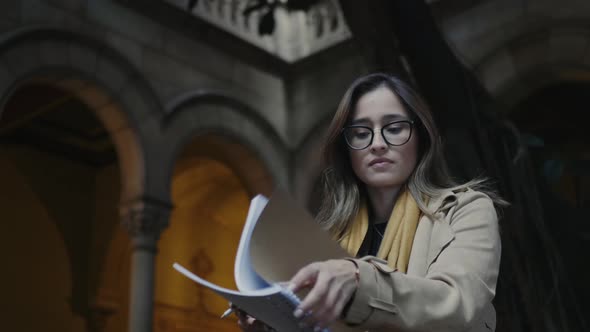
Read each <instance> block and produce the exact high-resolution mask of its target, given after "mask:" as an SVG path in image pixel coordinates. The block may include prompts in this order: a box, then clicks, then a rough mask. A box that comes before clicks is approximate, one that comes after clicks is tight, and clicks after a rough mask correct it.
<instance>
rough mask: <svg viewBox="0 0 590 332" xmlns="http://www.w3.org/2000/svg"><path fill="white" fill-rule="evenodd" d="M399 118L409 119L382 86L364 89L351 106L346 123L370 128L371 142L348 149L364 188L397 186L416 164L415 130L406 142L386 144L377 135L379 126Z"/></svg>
mask: <svg viewBox="0 0 590 332" xmlns="http://www.w3.org/2000/svg"><path fill="white" fill-rule="evenodd" d="M399 120H410V116H409V114H408V112H407V111H406V110H405V109H404V107H403V106H402V104H401V102H400V101H399V98H398V97H397V96H396V95H395V94H394V93H393V92H392V91H391V90H389V89H388V88H386V87H380V88H377V89H376V90H373V91H371V92H368V93H366V94H365V95H364V96H362V97H361V98H360V99H359V100H358V102H357V104H356V108H355V109H354V110H353V114H352V119H351V122H350V125H360V126H366V127H370V128H372V129H373V132H374V135H373V142H372V143H371V144H370V145H369V146H368V147H367V148H365V149H363V150H354V149H349V153H350V161H351V164H352V169H353V170H354V172H355V174H356V176H357V177H358V178H359V179H360V180H361V181H362V182H363V183H365V185H366V186H367V188H368V189H388V188H396V187H399V186H401V185H402V184H404V183H405V182H406V180H407V179H408V178H409V176H410V174H411V173H412V171H413V170H414V167H415V166H416V161H417V154H418V137H417V135H416V130H412V134H411V136H410V139H409V141H407V143H405V144H403V145H399V146H393V145H389V144H387V142H386V141H385V140H384V139H383V136H382V135H381V128H382V127H383V126H385V125H387V124H389V123H391V122H394V121H399ZM394 133H395V132H394Z"/></svg>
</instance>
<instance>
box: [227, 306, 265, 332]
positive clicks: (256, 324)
mask: <svg viewBox="0 0 590 332" xmlns="http://www.w3.org/2000/svg"><path fill="white" fill-rule="evenodd" d="M235 312H236V315H237V316H238V326H240V328H241V329H242V331H244V332H270V331H274V329H273V328H271V327H270V326H268V325H266V324H264V323H263V322H261V321H259V320H258V319H256V318H254V317H252V316H250V315H248V314H247V313H246V312H244V311H242V310H240V309H235Z"/></svg>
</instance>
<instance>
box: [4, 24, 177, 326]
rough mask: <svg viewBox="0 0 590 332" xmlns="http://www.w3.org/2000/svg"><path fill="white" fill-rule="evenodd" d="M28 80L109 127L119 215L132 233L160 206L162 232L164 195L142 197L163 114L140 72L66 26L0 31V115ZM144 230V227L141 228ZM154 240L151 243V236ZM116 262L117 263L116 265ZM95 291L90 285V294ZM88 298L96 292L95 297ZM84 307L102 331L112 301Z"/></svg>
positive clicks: (104, 266) (144, 322)
mask: <svg viewBox="0 0 590 332" xmlns="http://www.w3.org/2000/svg"><path fill="white" fill-rule="evenodd" d="M30 83H35V84H44V85H49V86H53V87H55V88H58V89H61V90H63V91H67V93H69V94H71V95H72V96H74V97H75V98H77V99H79V100H80V101H81V102H83V103H84V104H85V105H87V106H88V108H89V109H91V110H92V111H93V113H94V115H95V116H96V117H97V118H98V119H99V121H100V122H101V123H102V125H103V126H104V127H105V128H106V130H107V131H108V133H109V136H110V138H111V140H112V142H113V144H114V147H115V149H116V152H117V156H118V165H119V169H120V173H121V177H120V178H121V188H120V196H121V201H122V202H124V204H123V205H122V211H121V212H122V214H123V216H124V219H126V220H128V223H129V224H130V227H131V229H132V230H133V231H134V232H135V231H136V230H137V228H138V227H140V226H138V225H141V224H144V223H146V221H145V218H146V212H141V211H144V210H145V209H146V205H150V207H153V206H157V207H158V208H157V210H158V211H159V212H158V215H159V216H161V217H160V218H157V219H158V220H157V221H156V222H155V223H154V222H153V221H150V222H151V223H153V225H152V227H150V229H151V228H154V229H155V230H154V232H156V233H159V231H160V229H161V228H163V227H164V226H163V225H165V222H166V221H167V219H166V217H165V215H166V213H167V211H168V209H169V206H168V204H166V203H165V200H164V203H162V202H161V201H158V200H157V199H154V198H152V199H151V201H150V202H151V203H150V204H146V203H145V202H144V199H143V198H145V197H150V196H152V197H154V196H155V197H157V195H149V194H146V191H147V189H146V187H147V186H148V184H149V183H150V181H148V179H147V177H148V176H147V174H146V171H145V161H144V159H145V146H146V143H145V141H146V137H147V136H148V135H147V134H145V133H146V132H150V133H154V132H155V133H157V132H158V131H157V128H158V126H157V121H154V119H156V120H157V119H158V118H159V117H160V116H161V115H162V113H163V112H162V107H161V105H160V103H159V101H158V99H157V98H156V97H155V94H154V93H153V92H152V90H151V88H150V87H149V85H148V84H147V83H146V82H145V81H144V79H143V78H142V76H141V75H140V74H139V73H138V71H137V70H135V69H134V67H133V66H132V65H131V64H130V63H129V62H128V61H127V60H126V59H125V58H124V57H123V56H121V55H119V54H118V53H117V52H116V51H114V50H113V49H111V48H109V47H107V46H105V45H103V44H102V43H101V42H99V41H96V40H94V39H92V38H89V37H87V36H84V35H82V34H78V33H74V32H71V31H65V30H62V29H59V28H54V27H34V28H23V29H18V30H15V31H12V32H10V33H7V34H4V35H0V91H3V94H2V95H1V96H0V113H1V110H2V109H3V108H4V105H5V104H6V102H7V101H8V100H9V99H10V96H11V95H12V93H13V92H14V91H17V90H18V89H19V88H20V87H21V86H23V85H24V84H30ZM1 115H2V114H0V116H1ZM125 202H131V203H125ZM117 204H119V203H117ZM152 210H153V208H152ZM162 217H163V218H162ZM162 219H164V220H162ZM140 228H141V227H140ZM141 229H142V231H143V230H144V229H145V227H143V228H141ZM134 234H135V233H134ZM109 236H113V235H112V234H111V235H109ZM152 243H153V245H154V246H155V241H154V242H152ZM146 245H147V246H149V245H150V244H149V243H148V244H146ZM144 247H145V245H144ZM104 256H105V257H108V256H109V255H106V254H105V255H104ZM117 263H118V261H117V262H115V264H117ZM97 264H99V265H101V267H100V268H99V270H102V271H97V274H104V271H105V270H109V267H108V266H109V264H111V263H109V262H105V261H104V260H103V261H101V262H98V263H97ZM116 268H117V267H115V268H114V269H116ZM111 270H112V269H111ZM104 282H108V281H105V280H104V279H102V280H100V281H99V282H98V283H99V285H98V286H97V289H104V288H107V289H108V288H109V287H110V286H109V285H105V284H103V283H104ZM134 287H135V288H137V289H138V291H139V292H144V291H143V290H142V289H146V292H147V293H149V292H150V291H151V290H152V288H153V287H152V285H151V284H149V283H148V285H147V287H146V285H145V284H139V285H135V286H134ZM95 291H96V290H89V292H90V293H94V292H95ZM136 293H137V292H136ZM92 296H94V297H100V295H99V294H93V295H91V297H92ZM91 302H92V301H91ZM106 302H108V301H106ZM106 302H105V303H106ZM145 302H146V303H145V305H144V304H141V305H142V306H147V307H150V308H151V302H150V301H145ZM88 305H89V310H94V311H96V315H95V314H94V312H89V313H88V317H89V318H90V319H91V320H92V319H94V318H96V319H97V321H96V322H94V323H91V324H90V325H91V326H95V327H96V328H97V329H100V326H101V324H102V322H101V321H100V320H101V319H102V318H103V317H101V315H102V314H104V313H108V312H109V311H110V310H112V309H113V308H112V307H111V304H105V305H101V301H100V300H96V301H95V303H89V304H88ZM148 310H149V309H148ZM139 311H142V310H139ZM143 311H146V310H143ZM132 316H133V315H132ZM135 316H141V317H139V318H138V320H139V321H140V322H139V323H137V322H136V323H135V325H136V326H140V325H141V326H140V328H139V329H143V327H142V326H149V324H151V323H150V322H151V315H135ZM132 329H133V328H132Z"/></svg>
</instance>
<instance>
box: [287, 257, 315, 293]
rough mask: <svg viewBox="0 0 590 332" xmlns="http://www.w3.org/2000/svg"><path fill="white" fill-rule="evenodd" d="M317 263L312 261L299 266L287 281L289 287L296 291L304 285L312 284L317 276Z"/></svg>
mask: <svg viewBox="0 0 590 332" xmlns="http://www.w3.org/2000/svg"><path fill="white" fill-rule="evenodd" d="M318 268H319V264H318V263H312V264H309V265H307V266H305V267H303V268H301V269H300V270H299V271H298V272H297V273H296V274H295V275H294V276H293V278H291V281H289V288H290V289H291V291H293V292H297V291H299V290H301V289H303V288H305V287H309V286H312V285H313V284H314V283H315V280H316V278H317V274H318V270H319V269H318Z"/></svg>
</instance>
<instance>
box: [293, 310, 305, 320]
mask: <svg viewBox="0 0 590 332" xmlns="http://www.w3.org/2000/svg"><path fill="white" fill-rule="evenodd" d="M293 316H295V318H300V317H301V316H303V310H301V309H299V308H297V309H295V311H294V312H293Z"/></svg>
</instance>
